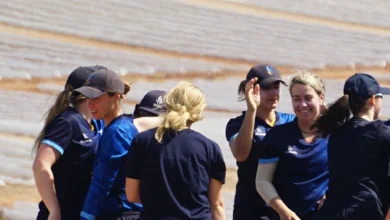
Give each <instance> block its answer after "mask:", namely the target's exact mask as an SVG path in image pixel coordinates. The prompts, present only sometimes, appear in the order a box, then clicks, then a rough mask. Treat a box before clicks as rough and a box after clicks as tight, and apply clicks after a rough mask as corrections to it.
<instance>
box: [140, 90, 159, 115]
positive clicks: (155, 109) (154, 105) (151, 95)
mask: <svg viewBox="0 0 390 220" xmlns="http://www.w3.org/2000/svg"><path fill="white" fill-rule="evenodd" d="M166 94H167V93H166V92H165V91H162V90H152V91H149V92H148V93H146V94H145V96H144V97H143V98H142V100H141V102H140V103H139V104H137V105H136V106H135V110H134V114H135V112H136V111H137V110H141V111H145V112H148V113H151V114H153V115H159V114H161V113H163V112H165V111H166V104H165V102H164V96H165V95H166Z"/></svg>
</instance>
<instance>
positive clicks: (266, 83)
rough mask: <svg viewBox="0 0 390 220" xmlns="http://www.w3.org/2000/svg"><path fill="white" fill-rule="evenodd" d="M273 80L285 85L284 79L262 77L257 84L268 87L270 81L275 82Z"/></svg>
mask: <svg viewBox="0 0 390 220" xmlns="http://www.w3.org/2000/svg"><path fill="white" fill-rule="evenodd" d="M275 82H280V83H281V84H283V85H285V86H287V83H286V82H285V81H283V80H282V79H279V78H268V79H264V80H262V81H261V82H260V83H259V84H260V86H262V87H269V86H270V85H271V84H272V83H275Z"/></svg>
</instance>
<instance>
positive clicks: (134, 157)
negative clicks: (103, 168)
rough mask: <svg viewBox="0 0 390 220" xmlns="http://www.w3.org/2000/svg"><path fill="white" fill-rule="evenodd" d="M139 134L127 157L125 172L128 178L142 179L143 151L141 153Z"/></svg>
mask: <svg viewBox="0 0 390 220" xmlns="http://www.w3.org/2000/svg"><path fill="white" fill-rule="evenodd" d="M139 137H140V136H139V135H137V136H135V138H134V140H133V142H132V143H131V146H130V149H129V153H128V154H127V155H126V158H125V163H124V164H125V165H124V166H125V167H124V170H125V174H126V177H127V178H131V179H138V180H139V179H140V174H141V172H140V161H141V157H142V155H141V153H140V144H139Z"/></svg>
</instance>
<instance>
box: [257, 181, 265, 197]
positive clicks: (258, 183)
mask: <svg viewBox="0 0 390 220" xmlns="http://www.w3.org/2000/svg"><path fill="white" fill-rule="evenodd" d="M262 185H263V181H262V180H256V191H257V193H258V194H259V195H260V196H261V190H262Z"/></svg>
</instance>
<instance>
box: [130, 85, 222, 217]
mask: <svg viewBox="0 0 390 220" xmlns="http://www.w3.org/2000/svg"><path fill="white" fill-rule="evenodd" d="M165 101H166V105H167V113H166V114H164V115H163V122H162V123H161V124H160V125H159V126H158V128H154V129H151V130H148V131H145V132H143V133H140V134H139V135H137V136H136V137H135V139H134V141H133V143H132V146H131V148H130V151H129V158H128V160H127V162H126V165H125V169H126V175H127V179H126V195H127V198H128V200H129V201H132V202H140V201H142V205H143V207H144V212H143V213H142V215H141V218H140V219H142V220H159V219H180V220H186V219H188V220H189V219H199V220H209V219H210V220H211V219H213V220H221V219H225V213H224V207H223V201H222V190H221V189H222V184H223V183H224V182H225V172H226V167H225V163H224V160H223V157H222V153H221V150H220V148H219V146H218V145H217V144H216V143H215V142H214V141H212V140H210V139H208V138H207V137H205V136H203V135H202V134H200V133H198V132H196V131H194V130H192V129H191V126H192V125H193V123H195V122H197V121H199V120H201V119H202V114H203V110H204V108H205V106H206V101H205V97H204V95H203V93H202V92H201V91H200V89H199V88H198V87H196V86H194V85H193V84H191V83H188V82H181V83H179V84H178V85H177V86H176V87H174V88H173V89H172V90H171V91H170V92H169V93H168V94H167V95H166V97H165Z"/></svg>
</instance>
